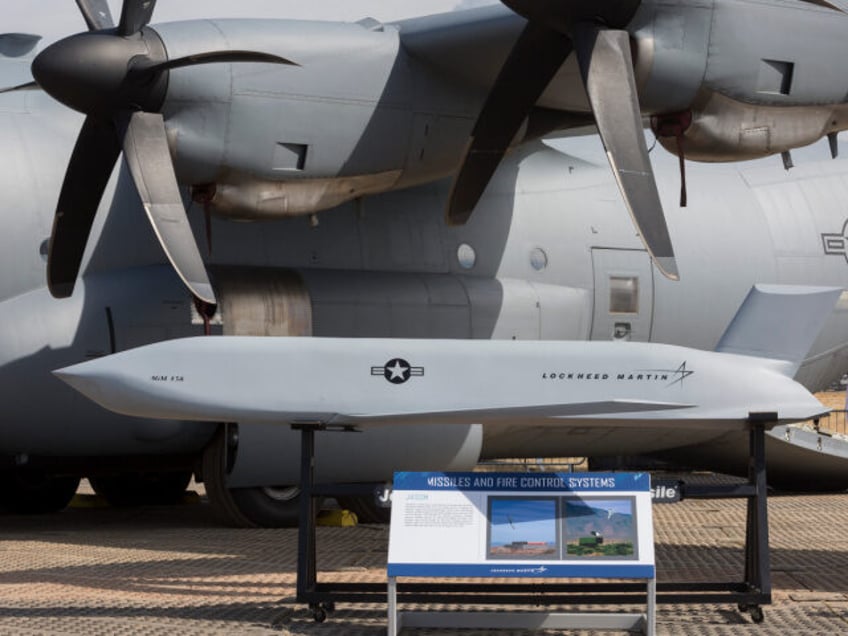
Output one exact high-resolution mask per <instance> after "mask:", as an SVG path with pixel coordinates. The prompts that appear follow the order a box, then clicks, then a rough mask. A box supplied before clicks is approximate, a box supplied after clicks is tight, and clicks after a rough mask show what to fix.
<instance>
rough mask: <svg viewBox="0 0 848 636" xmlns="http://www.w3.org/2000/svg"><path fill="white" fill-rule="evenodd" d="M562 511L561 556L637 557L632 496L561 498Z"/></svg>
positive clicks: (634, 511) (637, 548)
mask: <svg viewBox="0 0 848 636" xmlns="http://www.w3.org/2000/svg"><path fill="white" fill-rule="evenodd" d="M562 510H563V514H562V517H563V518H562V521H563V522H562V532H563V537H562V544H563V545H564V546H565V553H564V554H563V558H564V559H568V560H574V559H591V560H604V559H613V560H616V561H620V560H622V559H634V560H637V559H638V558H639V541H638V530H637V528H638V526H637V524H636V498H635V497H606V496H587V495H584V496H581V497H563V499H562Z"/></svg>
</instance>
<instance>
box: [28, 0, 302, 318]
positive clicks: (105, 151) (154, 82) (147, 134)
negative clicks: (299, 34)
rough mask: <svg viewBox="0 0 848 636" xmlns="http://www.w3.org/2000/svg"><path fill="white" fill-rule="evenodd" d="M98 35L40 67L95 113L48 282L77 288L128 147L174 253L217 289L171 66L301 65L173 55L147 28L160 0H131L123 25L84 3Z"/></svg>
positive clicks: (69, 176)
mask: <svg viewBox="0 0 848 636" xmlns="http://www.w3.org/2000/svg"><path fill="white" fill-rule="evenodd" d="M76 2H77V5H78V6H79V8H80V11H81V12H82V15H83V18H84V19H85V22H86V24H87V25H88V28H89V32H87V33H80V34H77V35H73V36H71V37H68V38H65V39H64V40H61V41H59V42H56V43H55V44H53V45H51V46H49V47H48V48H46V49H45V50H44V51H42V52H41V53H40V54H39V55H38V56H37V57H36V58H35V60H34V61H33V65H32V74H33V77H34V78H35V80H36V82H37V83H38V85H39V86H40V87H41V88H42V89H43V90H45V91H46V92H47V93H49V94H50V95H51V96H52V97H53V98H55V99H56V100H58V101H60V102H62V103H63V104H65V105H66V106H69V107H70V108H73V109H74V110H77V111H80V112H82V113H83V114H85V115H86V119H85V122H84V123H83V126H82V129H81V130H80V133H79V137H78V138H77V142H76V146H75V147H74V151H73V153H72V155H71V160H70V163H69V164H68V168H67V171H66V173H65V180H64V183H63V185H62V190H61V192H60V194H59V202H58V205H57V207H56V214H55V217H54V220H53V231H52V234H51V236H50V247H49V252H48V257H47V282H48V287H49V288H50V292H51V293H52V294H53V296H55V297H57V298H66V297H68V296H70V295H71V294H72V293H73V289H74V285H75V283H76V279H77V276H78V275H79V269H80V265H81V263H82V257H83V254H84V252H85V247H86V243H87V242H88V237H89V234H90V232H91V226H92V224H93V222H94V216H95V214H96V212H97V208H98V207H99V205H100V200H101V199H102V197H103V192H104V190H105V188H106V184H107V182H108V181H109V178H110V176H111V174H112V170H113V169H114V166H115V163H116V162H117V160H118V157H119V156H120V154H121V152H123V154H124V158H125V160H126V164H127V167H128V168H129V171H130V174H131V175H132V177H133V181H134V182H135V185H136V189H137V190H138V193H139V196H140V198H141V201H142V204H143V206H144V209H145V212H146V213H147V217H148V219H149V220H150V223H151V225H152V226H153V230H154V232H155V233H156V236H157V238H158V239H159V243H160V245H161V246H162V249H163V251H164V252H165V254H166V256H167V257H168V260H169V261H170V263H171V265H172V266H173V268H174V269H175V270H176V272H177V274H178V275H179V276H180V278H181V279H182V280H183V282H184V283H185V285H186V286H187V287H188V289H189V290H190V291H191V293H192V294H193V295H194V296H195V297H196V298H197V299H199V300H200V301H202V302H204V303H207V304H210V305H215V304H216V299H215V293H214V291H213V289H212V285H211V283H210V282H209V276H208V274H207V272H206V267H205V265H204V264H203V260H202V258H201V256H200V251H199V250H198V248H197V244H196V242H195V240H194V235H193V233H192V231H191V227H190V225H189V222H188V217H187V216H186V211H185V208H184V206H183V203H182V198H181V196H180V190H179V185H178V183H177V178H176V175H175V173H174V167H173V162H172V159H171V154H170V150H169V148H168V140H167V135H166V130H165V120H164V117H163V116H162V114H161V109H162V105H163V103H164V101H165V91H166V87H167V82H168V72H169V71H170V70H171V69H175V68H182V67H188V66H195V65H198V64H212V63H220V62H263V63H273V64H293V62H291V61H289V60H286V59H284V58H281V57H278V56H275V55H269V54H267V53H258V52H254V51H211V52H201V53H198V54H195V55H191V56H187V57H183V58H177V59H169V58H168V56H167V53H166V51H165V45H164V44H163V43H162V41H161V40H160V38H159V36H158V35H157V34H156V33H155V32H154V31H153V30H151V29H147V28H145V27H146V26H147V24H148V23H149V22H150V20H151V18H152V16H153V11H154V9H155V7H156V1H155V0H124V2H123V6H122V9H121V18H120V21H119V22H118V25H117V27H116V26H115V23H114V21H113V19H112V15H111V13H110V11H109V6H108V4H107V3H106V1H105V0H76Z"/></svg>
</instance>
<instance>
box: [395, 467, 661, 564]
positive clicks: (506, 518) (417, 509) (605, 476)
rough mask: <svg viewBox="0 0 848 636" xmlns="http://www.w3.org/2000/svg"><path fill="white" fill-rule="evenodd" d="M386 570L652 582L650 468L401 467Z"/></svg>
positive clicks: (652, 535) (397, 475) (397, 474)
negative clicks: (639, 470) (583, 470)
mask: <svg viewBox="0 0 848 636" xmlns="http://www.w3.org/2000/svg"><path fill="white" fill-rule="evenodd" d="M388 576H389V577H399V576H410V577H430V576H436V577H496V578H501V577H536V578H632V579H653V578H654V577H655V565H654V530H653V519H652V517H651V491H650V475H649V474H648V473H396V474H395V478H394V493H393V496H392V519H391V529H390V534H389V564H388Z"/></svg>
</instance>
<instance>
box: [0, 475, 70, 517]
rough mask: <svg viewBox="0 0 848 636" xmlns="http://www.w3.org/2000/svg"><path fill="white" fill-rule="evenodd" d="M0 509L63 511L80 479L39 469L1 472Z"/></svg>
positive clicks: (42, 511) (32, 511)
mask: <svg viewBox="0 0 848 636" xmlns="http://www.w3.org/2000/svg"><path fill="white" fill-rule="evenodd" d="M2 475H3V477H5V479H3V487H2V488H0V508H3V509H4V510H8V511H9V512H14V513H17V514H47V513H51V512H59V511H60V510H63V509H64V508H65V507H66V506H67V505H68V504H69V503H70V502H71V499H73V497H74V494H76V492H77V487H78V486H79V482H80V478H79V477H75V476H56V475H51V474H49V473H45V472H42V471H40V470H16V471H12V472H7V473H2Z"/></svg>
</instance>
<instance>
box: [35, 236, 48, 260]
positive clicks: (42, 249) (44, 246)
mask: <svg viewBox="0 0 848 636" xmlns="http://www.w3.org/2000/svg"><path fill="white" fill-rule="evenodd" d="M49 251H50V239H44V240H43V241H42V242H41V245H40V246H39V248H38V254H39V256H41V259H42V260H43V261H44V262H45V263H46V262H47V254H48V253H49Z"/></svg>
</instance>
